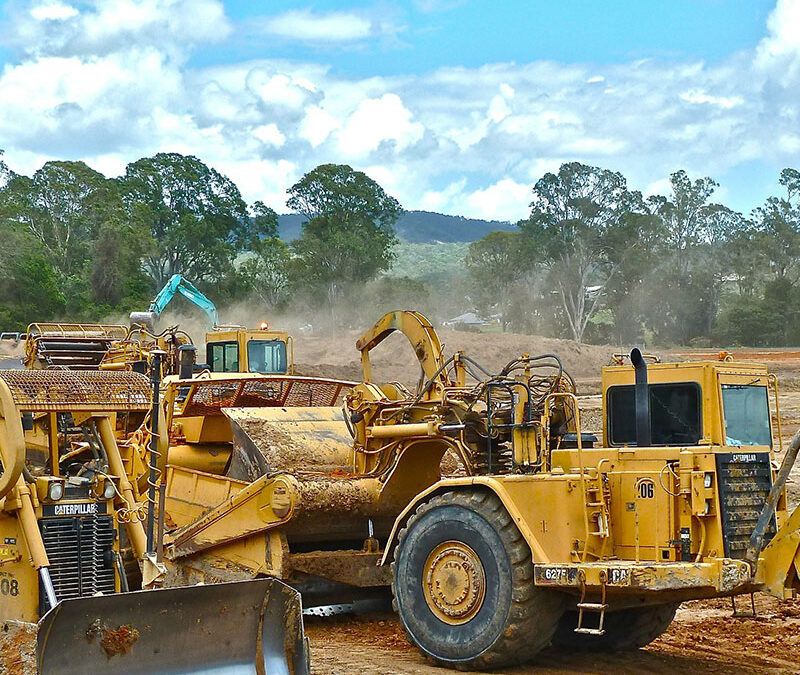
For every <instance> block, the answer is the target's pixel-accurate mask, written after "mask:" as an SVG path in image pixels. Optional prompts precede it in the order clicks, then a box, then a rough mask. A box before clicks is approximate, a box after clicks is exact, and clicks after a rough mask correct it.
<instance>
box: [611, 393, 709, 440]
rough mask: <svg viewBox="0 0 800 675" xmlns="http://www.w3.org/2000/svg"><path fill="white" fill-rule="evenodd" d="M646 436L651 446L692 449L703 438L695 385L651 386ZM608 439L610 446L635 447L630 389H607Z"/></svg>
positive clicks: (700, 411) (634, 415) (634, 420)
mask: <svg viewBox="0 0 800 675" xmlns="http://www.w3.org/2000/svg"><path fill="white" fill-rule="evenodd" d="M649 390H650V436H651V442H652V444H653V445H696V444H697V442H698V441H699V440H700V439H701V438H702V437H703V428H702V427H703V423H702V420H703V416H702V408H701V396H700V385H699V384H698V383H697V382H676V383H672V382H670V383H664V384H651V385H649ZM606 404H607V409H608V436H609V442H610V443H611V445H636V403H635V395H634V386H633V385H624V386H619V387H609V389H608V393H607V400H606Z"/></svg>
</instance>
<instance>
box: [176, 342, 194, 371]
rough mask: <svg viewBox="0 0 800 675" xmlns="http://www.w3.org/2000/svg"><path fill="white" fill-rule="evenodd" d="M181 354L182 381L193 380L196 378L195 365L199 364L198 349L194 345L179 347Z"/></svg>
mask: <svg viewBox="0 0 800 675" xmlns="http://www.w3.org/2000/svg"><path fill="white" fill-rule="evenodd" d="M178 354H180V373H179V377H180V378H181V379H182V380H191V379H192V377H193V376H194V364H195V363H196V362H197V347H195V346H194V345H181V346H180V347H178Z"/></svg>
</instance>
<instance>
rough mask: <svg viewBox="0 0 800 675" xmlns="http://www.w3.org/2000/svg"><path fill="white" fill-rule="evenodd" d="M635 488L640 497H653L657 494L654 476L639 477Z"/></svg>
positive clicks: (637, 495)
mask: <svg viewBox="0 0 800 675" xmlns="http://www.w3.org/2000/svg"><path fill="white" fill-rule="evenodd" d="M634 489H635V490H636V497H637V498H638V499H652V498H653V497H655V494H656V484H655V482H654V481H653V479H652V478H639V479H638V480H637V481H636V485H635V487H634Z"/></svg>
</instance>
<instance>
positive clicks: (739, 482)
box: [164, 312, 800, 669]
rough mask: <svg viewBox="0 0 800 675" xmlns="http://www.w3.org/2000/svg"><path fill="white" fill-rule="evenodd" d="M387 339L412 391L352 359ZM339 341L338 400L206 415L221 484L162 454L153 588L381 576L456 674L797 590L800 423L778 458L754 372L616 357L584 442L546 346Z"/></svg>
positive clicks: (635, 635) (423, 332) (377, 585)
mask: <svg viewBox="0 0 800 675" xmlns="http://www.w3.org/2000/svg"><path fill="white" fill-rule="evenodd" d="M394 331H400V332H402V333H403V334H405V335H406V337H407V338H408V339H409V341H410V343H411V345H412V347H413V350H414V352H415V354H416V356H417V358H418V359H419V363H420V366H421V369H422V374H423V377H422V379H421V382H420V386H419V387H418V388H417V390H416V391H409V390H408V389H406V388H405V387H404V386H402V385H400V384H398V383H387V384H381V385H379V384H377V383H375V382H374V380H373V377H372V369H371V364H370V352H371V351H372V350H373V349H374V348H375V347H377V346H378V345H379V344H380V342H381V341H383V340H384V339H385V338H386V337H387V336H388V335H390V334H391V333H392V332H394ZM356 347H357V349H358V350H359V351H360V352H361V359H362V363H363V371H364V378H363V379H364V381H363V382H362V383H360V384H358V385H357V386H356V387H355V388H353V390H352V391H351V392H350V393H349V394H347V396H346V401H345V406H344V409H343V410H339V409H337V408H334V407H325V406H323V407H294V408H289V407H287V408H282V407H272V408H261V409H257V408H251V409H244V408H241V407H235V406H233V407H229V408H228V407H223V408H222V412H223V413H224V414H225V415H226V416H227V418H228V419H229V421H230V425H231V428H232V434H233V439H234V449H233V453H234V455H233V459H232V461H231V462H229V463H227V466H226V468H225V469H224V470H223V471H222V472H221V473H222V475H218V474H214V473H211V472H207V471H199V470H196V469H191V468H187V467H186V466H172V465H169V464H168V465H167V467H166V469H165V481H166V485H167V487H166V508H165V511H166V518H167V522H168V525H167V527H168V529H169V532H168V533H167V535H166V537H165V551H164V562H165V565H166V567H167V575H166V577H167V579H168V581H167V583H168V584H176V585H183V584H187V583H194V582H197V581H204V582H221V581H230V580H233V579H242V578H255V577H258V576H260V575H272V576H275V577H278V578H280V579H283V580H285V581H287V582H288V583H289V584H291V585H293V586H294V587H296V588H300V589H302V590H303V592H304V600H305V603H306V604H307V605H311V604H315V603H324V602H341V601H344V598H347V597H349V598H358V597H361V596H363V595H364V594H365V593H370V592H374V591H376V590H379V589H382V588H388V587H389V586H391V588H392V591H393V594H394V600H395V606H396V608H397V611H398V613H399V615H400V618H401V620H402V623H403V625H404V627H405V629H406V631H407V633H408V636H409V639H410V640H411V641H412V642H413V643H414V644H415V645H417V646H418V648H419V649H420V650H421V651H422V653H424V654H425V655H427V656H429V657H430V658H432V659H433V660H434V661H436V662H437V663H439V664H441V665H443V666H448V667H453V668H458V669H488V668H496V667H500V666H504V665H507V664H511V663H518V662H524V661H529V660H531V659H534V658H535V656H536V654H537V653H538V652H539V650H541V649H542V648H543V647H545V646H547V645H548V644H550V643H551V642H555V643H557V644H559V645H561V646H562V647H566V648H568V649H596V650H601V649H602V650H626V649H636V648H638V647H641V646H643V645H645V644H647V643H649V642H650V641H652V640H653V639H655V638H656V637H657V636H658V635H659V634H661V633H662V632H663V631H664V630H666V628H667V627H668V626H669V624H670V622H671V621H672V618H673V616H674V614H675V610H676V608H677V606H678V605H679V604H680V603H681V602H682V601H684V600H689V599H695V598H711V597H723V596H735V595H738V594H743V593H751V592H754V591H766V592H768V593H771V594H773V595H775V596H777V597H778V598H789V597H792V596H794V595H796V594H797V592H798V590H800V510H795V511H794V512H793V513H791V514H790V513H789V511H788V507H787V502H786V494H785V489H784V488H785V483H786V479H787V476H788V473H789V471H790V470H791V467H792V465H793V463H794V461H795V459H796V457H797V454H798V448H799V447H800V434H798V435H797V436H795V438H794V439H793V440H792V442H791V444H790V446H789V447H788V448H787V449H786V452H785V458H784V460H783V463H782V464H781V466H780V467H779V468H778V467H777V466H776V465H775V463H774V462H775V447H774V446H775V442H774V441H773V438H778V439H779V438H780V429H779V428H778V429H777V432H778V433H777V434H776V433H774V432H775V431H776V430H773V428H772V422H771V416H770V405H769V400H770V396H772V395H774V397H775V401H776V405H777V383H776V381H775V378H774V377H773V376H771V375H770V374H769V373H768V372H767V369H766V368H765V367H764V366H762V365H758V364H752V363H743V362H742V363H737V362H715V361H707V362H697V363H678V364H675V363H652V364H650V365H648V364H647V361H646V359H645V357H643V356H642V354H641V353H640V352H639V351H638V350H634V351H633V352H632V353H631V355H630V363H627V362H624V363H622V364H621V365H613V366H609V367H606V368H604V369H603V374H602V383H603V384H602V392H603V433H602V439H601V440H600V441H598V439H597V438H596V437H595V436H594V435H592V434H587V433H585V432H584V430H583V429H582V426H581V415H580V409H579V405H578V399H577V397H576V395H575V387H574V384H573V381H572V379H571V378H570V377H569V375H568V374H567V373H566V372H565V371H564V369H563V367H562V365H561V361H560V360H559V359H558V357H556V356H555V355H542V356H530V355H528V354H522V355H520V357H519V358H516V359H514V360H512V361H511V362H509V363H508V364H507V365H506V366H505V367H504V368H502V369H501V370H500V371H499V372H497V373H492V372H490V371H489V370H488V369H486V368H484V367H483V366H481V365H480V364H478V363H476V362H475V361H474V360H473V359H471V358H470V357H469V356H468V355H466V354H463V353H461V352H458V353H456V354H454V355H452V356H450V357H449V358H446V357H445V355H444V353H443V350H442V347H441V345H440V343H439V340H438V337H437V336H436V333H435V331H434V329H433V327H432V326H431V324H430V322H428V321H427V319H425V317H423V316H422V315H420V314H418V313H415V312H393V313H390V314H387V315H386V316H384V317H383V318H382V319H381V320H380V321H378V323H377V324H376V325H375V326H374V327H373V328H372V329H370V330H369V331H367V333H366V334H365V335H363V336H362V337H361V338H360V339H359V340H358V342H357V343H356ZM185 385H186V383H184V386H185ZM179 388H180V385H179ZM775 412H776V413H777V409H776V411H775ZM777 419H778V424H780V418H779V417H777Z"/></svg>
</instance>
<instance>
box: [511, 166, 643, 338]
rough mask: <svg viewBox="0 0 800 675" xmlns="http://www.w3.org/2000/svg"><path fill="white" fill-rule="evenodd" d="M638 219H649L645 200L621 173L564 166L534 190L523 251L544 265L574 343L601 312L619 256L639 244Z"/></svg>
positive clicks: (524, 224)
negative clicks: (602, 302)
mask: <svg viewBox="0 0 800 675" xmlns="http://www.w3.org/2000/svg"><path fill="white" fill-rule="evenodd" d="M636 215H639V216H644V215H646V209H645V205H644V203H643V201H642V199H641V195H639V194H638V193H631V192H629V191H628V189H627V185H626V181H625V178H624V177H623V176H622V174H620V173H619V172H615V171H610V170H608V169H601V168H598V167H594V166H587V165H585V164H580V163H578V162H571V163H568V164H562V165H561V168H560V169H559V170H558V173H556V174H553V173H548V174H545V175H544V177H542V178H541V179H540V180H539V181H538V182H537V183H536V185H535V186H534V188H533V202H531V215H530V217H529V218H528V219H527V220H525V221H522V222H520V223H519V227H520V230H521V232H522V235H523V241H524V242H525V250H526V251H527V252H528V255H529V256H530V259H532V260H538V261H540V262H541V268H542V270H544V271H545V272H546V277H547V284H546V286H548V287H551V288H552V289H553V290H554V291H555V292H556V294H557V296H558V299H559V304H560V306H559V307H558V308H557V309H556V308H554V311H557V312H558V313H559V314H560V315H561V316H562V317H563V318H564V320H565V322H566V324H567V326H568V327H569V332H570V336H571V337H572V338H573V339H574V340H577V341H580V340H582V339H583V334H584V332H585V330H586V327H587V326H588V324H589V320H590V319H591V318H592V315H593V314H594V313H595V312H596V311H597V310H598V309H600V307H601V305H600V300H601V298H602V297H603V293H604V291H605V288H606V286H607V285H608V283H609V281H610V280H611V279H612V277H613V276H614V274H615V273H616V272H617V270H618V268H619V267H620V265H621V264H622V262H623V260H624V257H622V256H620V255H619V252H620V251H621V250H624V251H625V252H626V254H630V253H632V251H633V250H634V249H636V248H637V247H638V244H639V243H640V241H641V237H640V236H639V231H638V228H637V227H635V225H636V224H638V223H639V222H640V221H639V220H637V219H636V218H634V217H633V216H636ZM631 225H634V226H633V227H632V226H631ZM620 240H624V241H625V247H624V249H620V248H619V247H618V242H619V241H620ZM615 244H616V246H615Z"/></svg>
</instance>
